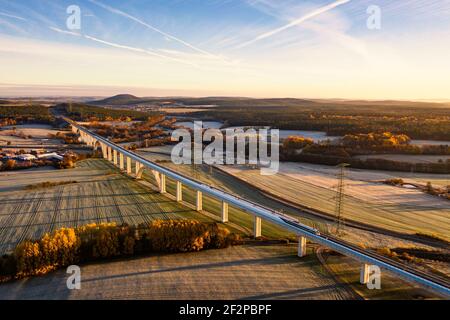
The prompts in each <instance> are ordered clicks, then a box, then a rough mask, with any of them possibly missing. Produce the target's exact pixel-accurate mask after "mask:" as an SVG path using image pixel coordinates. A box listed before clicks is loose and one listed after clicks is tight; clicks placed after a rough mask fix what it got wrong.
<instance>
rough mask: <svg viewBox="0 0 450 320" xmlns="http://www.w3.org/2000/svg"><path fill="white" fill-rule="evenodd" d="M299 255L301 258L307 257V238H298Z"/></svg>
mask: <svg viewBox="0 0 450 320" xmlns="http://www.w3.org/2000/svg"><path fill="white" fill-rule="evenodd" d="M297 255H298V256H299V257H300V258H303V257H304V256H306V238H305V237H301V236H300V237H298V253H297Z"/></svg>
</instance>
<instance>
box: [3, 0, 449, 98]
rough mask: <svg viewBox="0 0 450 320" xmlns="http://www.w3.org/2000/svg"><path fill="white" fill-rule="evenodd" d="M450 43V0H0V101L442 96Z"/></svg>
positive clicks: (445, 94) (445, 90)
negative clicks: (115, 96)
mask: <svg viewBox="0 0 450 320" xmlns="http://www.w3.org/2000/svg"><path fill="white" fill-rule="evenodd" d="M70 5H77V6H79V7H80V9H81V29H80V30H68V29H67V27H66V19H67V18H68V14H67V13H66V8H67V7H68V6H70ZM370 5H377V6H378V7H379V8H380V9H381V29H380V30H369V29H368V28H367V25H366V21H367V19H368V14H367V12H366V10H367V8H368V7H369V6H370ZM322 9H323V10H322ZM303 18H304V19H303ZM295 22H298V23H295ZM290 24H291V25H290ZM449 40H450V0H440V1H433V0H428V1H426V0H410V1H406V0H399V1H387V0H360V1H357V0H337V1H336V0H314V1H313V0H311V1H304V0H209V1H206V0H205V1H202V0H147V1H143V0H135V1H116V0H113V1H106V0H85V1H73V0H69V1H60V0H58V1H56V0H54V1H52V0H47V1H44V0H25V1H7V0H0V59H1V60H0V61H1V64H0V68H2V69H3V70H0V95H8V94H16V93H20V92H22V91H24V92H23V94H27V92H29V93H30V94H31V93H32V94H38V93H39V92H42V94H47V93H54V94H77V95H82V94H95V93H97V92H98V93H99V95H103V94H105V95H107V94H110V93H118V92H123V91H128V92H132V93H136V94H139V95H170V94H186V95H246V96H291V97H311V98H367V99H383V98H397V99H403V98H406V99H449V98H450V87H449V85H448V84H449V83H450V78H449V77H450V76H449V74H450V62H449V59H448V56H450V41H449Z"/></svg>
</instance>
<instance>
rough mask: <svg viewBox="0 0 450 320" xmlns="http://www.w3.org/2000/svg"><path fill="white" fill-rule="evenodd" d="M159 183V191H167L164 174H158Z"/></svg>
mask: <svg viewBox="0 0 450 320" xmlns="http://www.w3.org/2000/svg"><path fill="white" fill-rule="evenodd" d="M159 182H160V185H159V192H160V193H161V194H164V193H167V191H166V175H164V174H162V173H161V174H160V181H159Z"/></svg>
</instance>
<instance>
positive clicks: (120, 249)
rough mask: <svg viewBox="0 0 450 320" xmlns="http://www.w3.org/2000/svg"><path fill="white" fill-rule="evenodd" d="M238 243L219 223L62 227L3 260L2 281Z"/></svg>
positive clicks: (23, 244)
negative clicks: (89, 264)
mask: <svg viewBox="0 0 450 320" xmlns="http://www.w3.org/2000/svg"><path fill="white" fill-rule="evenodd" d="M236 239H238V236H237V235H235V234H231V233H230V231H229V230H228V229H225V228H223V227H219V226H218V225H217V224H216V223H201V222H198V221H195V220H156V221H153V222H151V223H149V224H141V225H139V226H129V225H126V224H124V225H116V224H115V223H102V224H88V225H85V226H81V227H78V228H61V229H58V230H56V231H54V232H52V233H47V234H45V235H44V236H43V237H42V238H41V239H39V240H34V241H32V240H26V241H23V242H21V243H20V244H19V245H17V247H16V248H15V250H14V252H13V253H12V254H10V255H4V256H2V257H0V279H2V280H8V279H12V278H22V277H27V276H33V275H42V274H46V273H48V272H50V271H53V270H56V269H58V268H62V267H66V266H68V265H71V264H78V263H82V262H89V261H97V260H100V259H110V258H114V257H124V256H132V255H136V254H145V253H159V252H168V253H174V252H195V251H200V250H206V249H220V248H226V247H228V246H230V245H231V244H233V243H234V242H235V241H236Z"/></svg>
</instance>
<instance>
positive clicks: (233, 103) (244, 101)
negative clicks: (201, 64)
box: [89, 94, 449, 110]
mask: <svg viewBox="0 0 450 320" xmlns="http://www.w3.org/2000/svg"><path fill="white" fill-rule="evenodd" d="M89 104H91V105H96V106H111V107H115V106H117V107H119V106H123V107H126V106H131V105H137V104H155V105H167V104H181V105H185V106H201V105H217V106H219V107H231V108H233V107H237V108H253V107H259V108H271V107H272V108H273V107H275V108H305V107H312V108H320V109H322V108H323V107H327V108H330V109H335V108H338V109H341V108H342V107H346V106H348V107H359V108H363V109H367V110H380V109H388V110H389V109H391V108H393V107H395V108H399V109H402V108H403V109H404V108H406V109H408V108H419V109H424V108H433V109H436V108H448V106H449V104H445V103H432V102H418V101H401V100H399V101H394V100H380V101H372V100H346V99H296V98H267V99H264V98H263V99H261V98H246V97H200V98H192V97H143V98H139V97H136V96H133V95H131V94H119V95H116V96H113V97H110V98H106V99H103V100H96V101H92V102H89Z"/></svg>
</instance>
